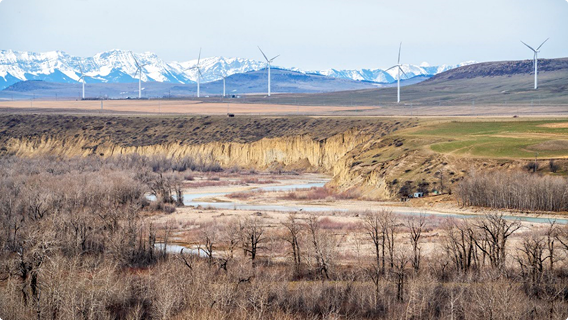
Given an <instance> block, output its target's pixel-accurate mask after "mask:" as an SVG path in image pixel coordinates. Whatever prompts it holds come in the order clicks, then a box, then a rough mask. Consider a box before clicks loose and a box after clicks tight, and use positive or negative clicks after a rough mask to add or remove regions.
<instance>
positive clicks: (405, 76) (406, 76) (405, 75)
mask: <svg viewBox="0 0 568 320" xmlns="http://www.w3.org/2000/svg"><path fill="white" fill-rule="evenodd" d="M398 68H399V69H400V71H401V72H402V74H404V78H406V79H408V75H407V74H406V72H404V70H402V67H401V66H400V65H399V66H398Z"/></svg>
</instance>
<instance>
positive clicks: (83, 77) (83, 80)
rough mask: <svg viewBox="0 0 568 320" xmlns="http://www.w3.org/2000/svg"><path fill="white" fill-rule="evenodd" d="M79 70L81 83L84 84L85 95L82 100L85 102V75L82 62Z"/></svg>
mask: <svg viewBox="0 0 568 320" xmlns="http://www.w3.org/2000/svg"><path fill="white" fill-rule="evenodd" d="M79 70H81V77H80V78H79V81H80V82H81V83H82V84H83V94H82V95H81V98H82V99H83V100H85V77H86V75H85V73H84V72H83V64H82V63H81V62H79Z"/></svg>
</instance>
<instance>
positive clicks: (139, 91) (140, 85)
mask: <svg viewBox="0 0 568 320" xmlns="http://www.w3.org/2000/svg"><path fill="white" fill-rule="evenodd" d="M130 55H132V58H133V59H134V63H136V73H138V72H140V75H139V76H138V99H141V98H142V68H144V67H145V66H146V65H147V64H142V65H141V64H140V63H138V60H136V57H135V56H134V53H132V51H130Z"/></svg>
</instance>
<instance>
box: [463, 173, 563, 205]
mask: <svg viewBox="0 0 568 320" xmlns="http://www.w3.org/2000/svg"><path fill="white" fill-rule="evenodd" d="M456 191H457V192H456V195H457V198H458V202H459V203H460V204H462V205H466V206H479V207H488V208H496V209H516V210H527V211H568V179H566V178H564V177H555V176H541V175H538V174H532V173H527V172H521V171H519V172H507V171H505V172H502V171H491V172H472V174H471V175H470V176H469V177H467V178H466V179H464V180H463V181H462V182H461V183H460V184H459V187H458V188H457V190H456Z"/></svg>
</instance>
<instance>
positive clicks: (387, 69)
mask: <svg viewBox="0 0 568 320" xmlns="http://www.w3.org/2000/svg"><path fill="white" fill-rule="evenodd" d="M396 67H398V65H396V66H392V67H390V68H388V69H387V70H385V72H387V71H389V70H392V69H394V68H396Z"/></svg>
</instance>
